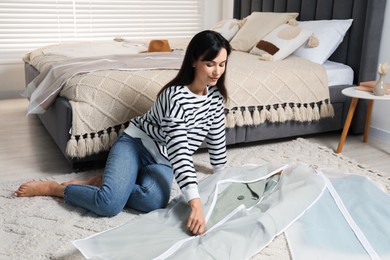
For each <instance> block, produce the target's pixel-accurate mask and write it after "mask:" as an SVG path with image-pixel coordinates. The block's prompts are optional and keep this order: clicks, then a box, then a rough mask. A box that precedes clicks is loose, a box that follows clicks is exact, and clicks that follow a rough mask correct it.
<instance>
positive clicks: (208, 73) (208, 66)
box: [191, 48, 227, 88]
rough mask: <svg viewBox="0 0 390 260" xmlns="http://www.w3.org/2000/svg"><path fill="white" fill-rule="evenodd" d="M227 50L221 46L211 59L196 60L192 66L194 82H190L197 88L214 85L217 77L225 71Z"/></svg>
mask: <svg viewBox="0 0 390 260" xmlns="http://www.w3.org/2000/svg"><path fill="white" fill-rule="evenodd" d="M226 59H227V51H226V49H225V48H222V49H221V51H220V52H219V53H218V55H217V56H216V57H215V59H213V60H212V61H202V60H200V59H199V60H197V61H195V62H194V64H193V66H194V68H195V78H194V82H193V83H192V84H191V85H193V86H196V87H198V88H201V87H207V86H214V85H216V84H217V81H218V79H219V78H220V77H221V76H222V74H223V73H224V72H225V67H226Z"/></svg>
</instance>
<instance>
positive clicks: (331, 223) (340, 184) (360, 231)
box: [285, 170, 390, 260]
mask: <svg viewBox="0 0 390 260" xmlns="http://www.w3.org/2000/svg"><path fill="white" fill-rule="evenodd" d="M324 172H325V174H326V175H327V176H330V177H329V180H330V184H328V189H327V191H325V193H324V195H323V197H322V198H321V199H320V200H319V201H318V203H317V204H316V205H314V206H313V207H312V208H311V209H310V210H308V211H307V213H306V214H305V215H304V216H303V217H302V218H300V219H299V220H298V221H297V222H296V223H294V224H293V225H292V226H291V227H290V228H289V229H288V230H287V231H286V232H285V233H286V237H287V240H288V245H289V247H290V251H291V254H292V257H293V259H299V260H304V259H332V260H333V259H335V260H337V259H354V260H355V259H356V260H360V259H390V226H389V224H388V222H389V219H390V195H389V194H387V193H385V192H384V191H383V190H382V189H380V188H379V187H378V185H377V184H376V183H374V182H372V181H371V180H370V179H368V178H366V177H362V176H358V175H343V174H342V175H341V174H340V172H337V170H324ZM332 176H333V177H332ZM329 185H330V188H329Z"/></svg>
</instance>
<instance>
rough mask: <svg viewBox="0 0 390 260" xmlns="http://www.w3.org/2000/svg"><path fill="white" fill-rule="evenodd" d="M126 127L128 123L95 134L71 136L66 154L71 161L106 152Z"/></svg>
mask: <svg viewBox="0 0 390 260" xmlns="http://www.w3.org/2000/svg"><path fill="white" fill-rule="evenodd" d="M126 125H128V122H127V123H125V124H121V125H118V126H115V127H110V128H108V129H105V130H103V131H100V132H97V133H88V134H85V135H77V136H74V135H71V137H70V139H69V141H68V143H67V144H66V154H67V155H68V156H69V157H71V158H72V159H73V158H84V157H87V156H91V155H94V154H98V153H100V152H104V151H108V150H110V148H111V146H112V145H113V144H114V143H115V141H116V139H117V138H118V136H119V135H120V134H122V133H123V131H125V128H126Z"/></svg>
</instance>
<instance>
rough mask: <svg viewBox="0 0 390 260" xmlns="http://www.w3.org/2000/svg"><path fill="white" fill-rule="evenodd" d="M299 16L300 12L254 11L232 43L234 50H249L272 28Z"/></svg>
mask: <svg viewBox="0 0 390 260" xmlns="http://www.w3.org/2000/svg"><path fill="white" fill-rule="evenodd" d="M297 16H298V13H272V12H271V13H268V12H253V13H252V14H251V15H249V16H248V17H246V18H245V20H246V21H245V24H244V25H243V26H242V28H241V29H240V30H239V31H238V32H237V33H236V35H235V36H234V37H233V39H232V40H231V41H230V44H231V46H232V48H233V49H234V50H238V51H246V52H249V51H250V50H251V49H252V48H253V46H255V44H257V43H258V42H259V41H260V40H261V39H263V38H264V37H265V36H266V35H267V34H269V33H270V32H271V31H272V30H274V29H275V28H276V27H278V26H279V25H281V24H283V23H287V22H288V21H290V20H291V19H295V18H296V17H297Z"/></svg>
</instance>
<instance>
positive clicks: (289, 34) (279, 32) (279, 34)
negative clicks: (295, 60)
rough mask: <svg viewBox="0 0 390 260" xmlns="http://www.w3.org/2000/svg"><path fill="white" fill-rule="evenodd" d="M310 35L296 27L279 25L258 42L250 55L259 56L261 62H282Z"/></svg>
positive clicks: (307, 31) (308, 32)
mask: <svg viewBox="0 0 390 260" xmlns="http://www.w3.org/2000/svg"><path fill="white" fill-rule="evenodd" d="M311 34H312V32H311V31H309V30H304V29H302V28H300V27H298V26H292V25H288V24H281V25H279V26H278V27H277V28H276V29H275V30H273V31H272V32H270V33H269V34H267V36H265V37H264V38H263V39H262V40H260V41H259V42H258V43H257V44H256V45H255V46H254V47H253V49H252V50H251V51H250V53H251V54H256V55H260V57H261V58H262V59H263V60H272V61H278V60H283V59H284V58H286V57H287V56H289V55H290V54H291V53H293V52H294V51H295V50H296V49H298V48H299V47H300V46H302V45H303V44H304V43H305V42H306V41H307V40H308V39H309V37H310V36H311Z"/></svg>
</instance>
